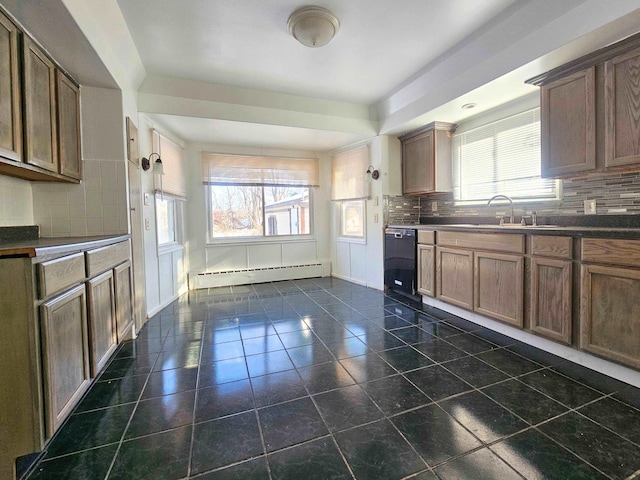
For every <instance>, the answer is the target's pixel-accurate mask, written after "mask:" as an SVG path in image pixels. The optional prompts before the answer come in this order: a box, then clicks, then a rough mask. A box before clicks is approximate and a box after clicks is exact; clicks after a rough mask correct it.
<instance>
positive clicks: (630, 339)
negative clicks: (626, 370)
mask: <svg viewBox="0 0 640 480" xmlns="http://www.w3.org/2000/svg"><path fill="white" fill-rule="evenodd" d="M639 298H640V271H638V270H630V269H625V268H615V267H607V266H600V265H583V266H582V272H581V308H580V310H581V315H580V329H581V338H580V347H581V348H582V349H583V350H586V351H588V352H592V353H595V354H596V355H600V356H602V357H605V358H609V359H611V360H615V361H617V362H620V363H624V364H626V365H629V366H632V367H635V368H640V341H638V339H640V312H639V311H638V299H639Z"/></svg>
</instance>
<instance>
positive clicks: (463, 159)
mask: <svg viewBox="0 0 640 480" xmlns="http://www.w3.org/2000/svg"><path fill="white" fill-rule="evenodd" d="M453 183H454V185H453V193H454V199H456V200H459V201H486V200H488V199H489V198H491V197H492V196H493V195H497V194H503V195H508V196H510V197H511V198H513V199H533V200H535V199H539V200H540V199H556V198H558V182H557V181H556V180H552V179H543V178H540V109H539V108H535V109H533V110H529V111H526V112H523V113H520V114H517V115H514V116H511V117H508V118H505V119H502V120H498V121H497V122H493V123H490V124H487V125H483V126H481V127H478V128H475V129H473V130H469V131H467V132H464V133H460V134H457V135H454V137H453Z"/></svg>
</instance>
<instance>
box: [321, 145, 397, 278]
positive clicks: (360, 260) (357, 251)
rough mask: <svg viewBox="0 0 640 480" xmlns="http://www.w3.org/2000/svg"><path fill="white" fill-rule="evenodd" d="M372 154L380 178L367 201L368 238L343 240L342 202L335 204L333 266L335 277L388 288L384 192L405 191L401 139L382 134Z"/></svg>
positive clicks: (390, 193) (370, 146)
mask: <svg viewBox="0 0 640 480" xmlns="http://www.w3.org/2000/svg"><path fill="white" fill-rule="evenodd" d="M369 154H370V157H371V158H370V163H371V165H373V166H374V168H376V169H377V170H379V171H380V178H379V179H378V180H372V181H371V198H370V199H369V200H367V201H366V209H367V222H366V235H365V237H366V238H365V241H364V242H363V241H359V242H358V241H350V240H345V239H341V238H340V237H339V236H338V234H339V232H340V229H339V209H338V205H337V204H334V205H332V208H331V216H332V219H333V221H332V228H331V238H332V265H333V275H334V276H336V277H338V278H342V279H345V280H349V281H351V282H354V283H358V284H360V285H365V286H367V287H371V288H376V289H378V290H382V289H384V263H383V258H384V224H383V215H382V207H383V204H384V202H383V195H399V194H401V193H402V192H401V183H400V175H401V171H400V168H401V165H400V144H399V141H398V139H397V138H393V137H389V136H386V135H379V136H377V137H375V138H373V139H372V140H371V143H370V144H369ZM363 173H364V172H363Z"/></svg>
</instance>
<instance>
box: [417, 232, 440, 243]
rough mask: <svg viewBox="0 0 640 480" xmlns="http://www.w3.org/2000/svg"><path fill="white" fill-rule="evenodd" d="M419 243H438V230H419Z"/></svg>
mask: <svg viewBox="0 0 640 480" xmlns="http://www.w3.org/2000/svg"><path fill="white" fill-rule="evenodd" d="M418 243H426V244H428V245H433V244H434V243H436V232H430V231H428V230H418Z"/></svg>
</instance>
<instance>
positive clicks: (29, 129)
mask: <svg viewBox="0 0 640 480" xmlns="http://www.w3.org/2000/svg"><path fill="white" fill-rule="evenodd" d="M23 52H24V60H23V61H24V106H25V109H24V126H25V128H24V130H25V131H24V134H25V161H26V162H27V163H29V164H31V165H35V166H38V167H40V168H43V169H45V170H49V171H52V172H56V173H57V172H58V151H57V128H56V123H57V120H56V90H55V86H56V84H55V72H56V67H55V65H54V64H53V62H52V61H51V60H49V58H48V57H47V56H46V55H45V54H44V53H43V52H42V51H41V50H40V49H39V48H38V47H37V46H36V45H35V44H34V43H33V41H31V39H29V38H28V37H26V36H25V37H24V48H23Z"/></svg>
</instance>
